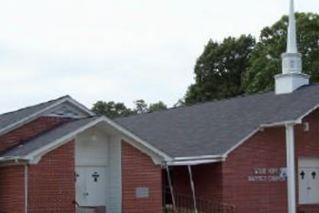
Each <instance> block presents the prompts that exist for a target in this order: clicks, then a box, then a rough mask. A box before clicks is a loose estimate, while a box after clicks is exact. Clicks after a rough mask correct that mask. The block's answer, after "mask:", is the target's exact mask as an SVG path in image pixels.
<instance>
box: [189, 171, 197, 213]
mask: <svg viewBox="0 0 319 213" xmlns="http://www.w3.org/2000/svg"><path fill="white" fill-rule="evenodd" d="M187 167H188V173H189V179H190V182H191V188H192V193H193V202H194V212H195V213H198V209H197V202H196V193H195V185H194V179H193V173H192V167H191V166H190V165H188V166H187Z"/></svg>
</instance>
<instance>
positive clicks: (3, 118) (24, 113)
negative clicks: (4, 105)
mask: <svg viewBox="0 0 319 213" xmlns="http://www.w3.org/2000/svg"><path fill="white" fill-rule="evenodd" d="M66 97H69V96H64V97H61V98H58V99H55V100H51V101H48V102H44V103H40V104H37V105H34V106H30V107H26V108H23V109H20V110H17V111H14V112H8V113H4V114H1V115H0V132H1V130H2V129H4V128H7V127H8V126H11V125H14V124H15V123H17V122H20V121H21V120H22V119H25V118H27V117H29V116H32V115H33V114H35V113H37V112H39V111H41V110H44V109H46V108H47V107H49V106H51V105H52V104H54V103H56V102H57V101H60V100H62V99H64V98H66Z"/></svg>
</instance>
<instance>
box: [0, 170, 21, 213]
mask: <svg viewBox="0 0 319 213" xmlns="http://www.w3.org/2000/svg"><path fill="white" fill-rule="evenodd" d="M22 212H24V166H10V167H0V213H22Z"/></svg>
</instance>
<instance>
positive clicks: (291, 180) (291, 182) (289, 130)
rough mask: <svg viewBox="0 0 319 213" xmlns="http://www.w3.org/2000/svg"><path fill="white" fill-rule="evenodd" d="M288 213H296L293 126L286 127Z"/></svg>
mask: <svg viewBox="0 0 319 213" xmlns="http://www.w3.org/2000/svg"><path fill="white" fill-rule="evenodd" d="M286 152H287V178H288V181H287V188H288V213H296V174H295V172H296V170H295V168H296V167H295V134H294V124H287V125H286Z"/></svg>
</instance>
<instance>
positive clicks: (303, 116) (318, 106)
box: [298, 104, 319, 123]
mask: <svg viewBox="0 0 319 213" xmlns="http://www.w3.org/2000/svg"><path fill="white" fill-rule="evenodd" d="M318 108H319V104H318V105H316V106H315V107H313V108H311V109H310V110H309V111H308V112H306V113H305V114H303V115H302V116H300V117H299V118H298V121H299V122H300V123H301V122H302V120H303V119H304V118H305V117H307V116H308V115H309V114H311V113H312V112H313V111H315V110H317V109H318Z"/></svg>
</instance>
